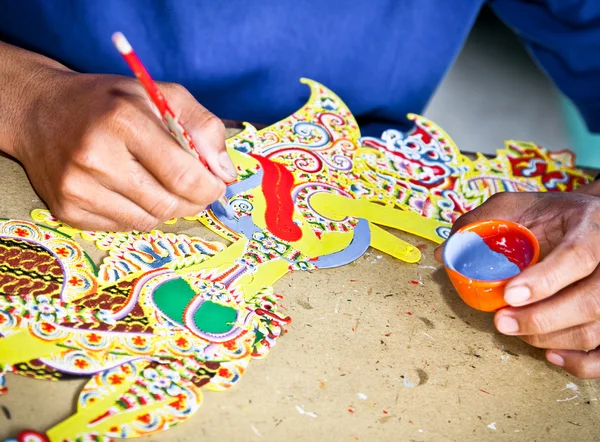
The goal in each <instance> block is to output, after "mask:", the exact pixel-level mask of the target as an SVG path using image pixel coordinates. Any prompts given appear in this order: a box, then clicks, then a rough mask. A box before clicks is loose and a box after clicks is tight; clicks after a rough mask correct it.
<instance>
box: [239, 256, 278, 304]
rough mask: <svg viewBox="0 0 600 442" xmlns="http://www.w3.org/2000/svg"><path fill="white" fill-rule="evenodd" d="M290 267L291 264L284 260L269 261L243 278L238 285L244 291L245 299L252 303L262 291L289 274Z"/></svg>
mask: <svg viewBox="0 0 600 442" xmlns="http://www.w3.org/2000/svg"><path fill="white" fill-rule="evenodd" d="M289 265H290V263H289V262H287V261H286V260H284V259H276V260H274V261H267V262H265V263H264V264H262V265H260V266H259V267H258V268H257V269H256V272H255V273H253V274H252V275H245V276H243V277H241V278H240V280H239V283H238V285H239V286H240V287H242V289H243V291H244V298H245V299H246V300H247V301H250V300H251V299H252V298H254V297H255V296H256V294H257V293H258V292H259V291H260V290H262V289H263V288H265V287H268V286H272V285H273V284H274V283H275V281H277V280H278V279H280V278H281V277H282V276H284V275H285V274H286V273H287V272H288V268H289Z"/></svg>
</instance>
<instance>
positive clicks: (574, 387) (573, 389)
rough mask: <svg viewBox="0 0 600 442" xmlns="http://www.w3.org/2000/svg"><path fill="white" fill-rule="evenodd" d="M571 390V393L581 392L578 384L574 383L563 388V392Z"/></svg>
mask: <svg viewBox="0 0 600 442" xmlns="http://www.w3.org/2000/svg"><path fill="white" fill-rule="evenodd" d="M567 389H568V390H571V391H579V387H578V386H577V384H574V383H573V382H569V383H568V384H567V385H566V387H565V388H563V390H567Z"/></svg>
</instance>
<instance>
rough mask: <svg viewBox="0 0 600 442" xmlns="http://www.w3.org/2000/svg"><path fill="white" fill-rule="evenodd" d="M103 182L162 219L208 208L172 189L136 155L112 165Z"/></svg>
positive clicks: (191, 213)
mask: <svg viewBox="0 0 600 442" xmlns="http://www.w3.org/2000/svg"><path fill="white" fill-rule="evenodd" d="M102 183H103V184H104V186H105V187H107V188H108V189H110V190H112V191H114V192H117V193H119V194H121V195H123V196H124V197H126V198H127V199H129V200H131V201H132V202H134V203H135V204H137V205H138V206H140V207H141V208H142V209H144V210H145V211H146V212H148V213H149V214H150V215H152V216H154V217H155V218H157V219H159V220H163V221H164V220H168V219H171V218H179V217H182V216H191V215H197V214H198V213H200V212H201V211H202V210H204V209H205V207H203V206H200V205H198V204H195V203H192V202H190V201H188V200H187V199H183V198H180V197H179V196H177V195H174V194H173V193H171V192H169V191H168V190H167V189H165V188H164V187H163V186H162V185H161V184H160V183H159V182H158V181H157V180H156V178H154V177H153V176H152V175H151V174H150V173H149V172H148V171H147V170H146V169H144V168H143V167H142V165H141V164H140V163H139V162H138V161H136V160H135V159H134V158H133V157H131V158H128V159H124V160H121V161H120V164H115V165H114V167H109V168H108V173H107V175H106V176H104V177H103V178H102Z"/></svg>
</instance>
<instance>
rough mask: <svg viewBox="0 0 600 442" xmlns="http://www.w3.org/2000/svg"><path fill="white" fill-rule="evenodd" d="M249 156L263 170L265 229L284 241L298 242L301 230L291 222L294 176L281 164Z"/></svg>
mask: <svg viewBox="0 0 600 442" xmlns="http://www.w3.org/2000/svg"><path fill="white" fill-rule="evenodd" d="M250 156H251V157H252V158H254V159H255V160H257V161H258V162H259V163H260V165H261V167H262V169H263V179H262V185H261V189H262V192H263V195H264V197H265V200H266V202H267V209H266V211H265V221H266V223H267V228H268V229H269V231H270V232H271V233H273V234H274V235H275V236H277V237H278V238H280V239H282V240H284V241H289V242H294V241H298V240H299V239H300V238H302V230H301V229H300V227H298V226H297V225H296V224H295V223H294V220H293V215H294V201H293V200H292V188H293V187H294V175H292V172H290V171H289V170H288V169H287V168H286V167H285V166H284V165H283V164H279V163H276V162H274V161H271V160H269V159H268V158H265V157H263V156H260V155H256V154H252V153H251V154H250Z"/></svg>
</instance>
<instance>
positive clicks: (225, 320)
mask: <svg viewBox="0 0 600 442" xmlns="http://www.w3.org/2000/svg"><path fill="white" fill-rule="evenodd" d="M236 318H237V310H236V309H234V308H233V307H228V306H225V305H221V304H216V303H214V302H212V301H204V302H203V303H202V305H200V308H198V310H196V312H195V313H194V323H195V324H196V327H198V329H199V330H201V331H203V332H206V333H215V334H220V333H227V332H228V331H229V330H231V329H232V328H233V324H234V323H235V320H236Z"/></svg>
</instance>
